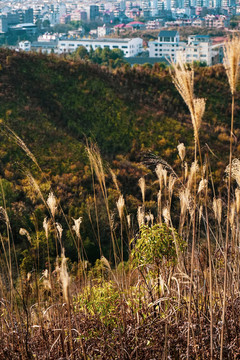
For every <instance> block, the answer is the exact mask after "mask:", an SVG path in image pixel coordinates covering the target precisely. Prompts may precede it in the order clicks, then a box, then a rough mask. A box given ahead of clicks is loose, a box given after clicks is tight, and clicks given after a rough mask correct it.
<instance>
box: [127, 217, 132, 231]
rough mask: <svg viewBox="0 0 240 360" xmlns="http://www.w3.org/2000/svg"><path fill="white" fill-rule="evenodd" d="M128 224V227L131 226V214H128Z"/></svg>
mask: <svg viewBox="0 0 240 360" xmlns="http://www.w3.org/2000/svg"><path fill="white" fill-rule="evenodd" d="M127 224H128V228H129V229H130V228H131V214H129V215H127Z"/></svg>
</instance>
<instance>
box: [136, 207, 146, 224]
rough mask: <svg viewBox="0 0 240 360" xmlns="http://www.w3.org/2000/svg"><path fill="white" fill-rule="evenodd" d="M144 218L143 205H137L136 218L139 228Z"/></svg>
mask: <svg viewBox="0 0 240 360" xmlns="http://www.w3.org/2000/svg"><path fill="white" fill-rule="evenodd" d="M144 218H145V213H144V207H143V206H139V207H138V211H137V220H138V226H139V229H140V228H141V226H142V225H144Z"/></svg>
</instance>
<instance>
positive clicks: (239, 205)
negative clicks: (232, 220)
mask: <svg viewBox="0 0 240 360" xmlns="http://www.w3.org/2000/svg"><path fill="white" fill-rule="evenodd" d="M235 198H236V210H237V214H239V211H240V189H238V188H237V189H236V190H235Z"/></svg>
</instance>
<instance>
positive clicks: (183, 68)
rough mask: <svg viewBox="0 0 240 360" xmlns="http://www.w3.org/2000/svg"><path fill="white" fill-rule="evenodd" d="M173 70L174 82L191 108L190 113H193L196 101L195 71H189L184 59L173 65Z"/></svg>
mask: <svg viewBox="0 0 240 360" xmlns="http://www.w3.org/2000/svg"><path fill="white" fill-rule="evenodd" d="M171 65H172V67H173V70H174V71H172V70H171V69H170V73H171V77H172V81H173V83H174V85H175V87H176V89H177V90H178V92H179V94H180V95H181V96H182V98H183V100H184V102H185V103H186V105H187V107H188V108H189V111H190V113H192V112H193V99H194V94H193V92H194V76H193V75H194V73H193V70H188V65H186V64H184V63H183V61H182V59H179V61H178V63H177V64H175V63H174V62H172V63H171Z"/></svg>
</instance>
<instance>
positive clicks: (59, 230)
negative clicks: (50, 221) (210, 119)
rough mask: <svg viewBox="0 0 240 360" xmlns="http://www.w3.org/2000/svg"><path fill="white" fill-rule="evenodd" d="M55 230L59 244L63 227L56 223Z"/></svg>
mask: <svg viewBox="0 0 240 360" xmlns="http://www.w3.org/2000/svg"><path fill="white" fill-rule="evenodd" d="M56 228H57V233H58V238H59V240H60V242H61V240H62V233H63V227H62V225H61V224H59V223H58V222H56Z"/></svg>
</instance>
